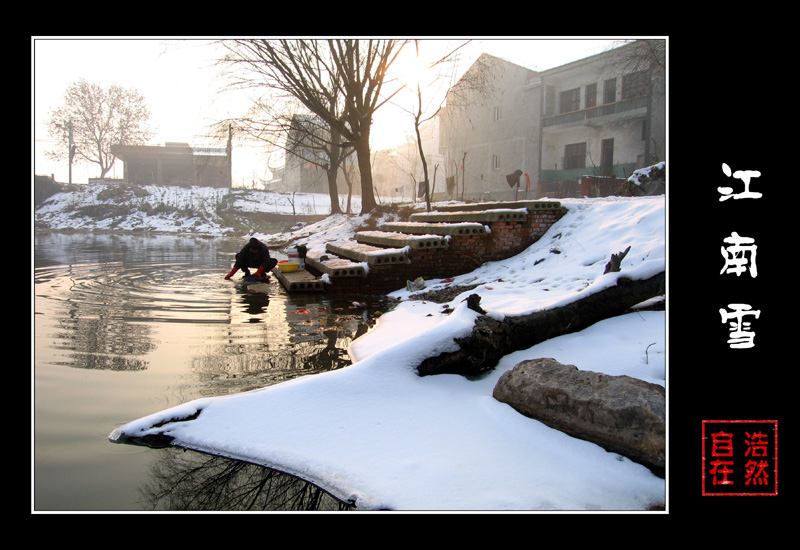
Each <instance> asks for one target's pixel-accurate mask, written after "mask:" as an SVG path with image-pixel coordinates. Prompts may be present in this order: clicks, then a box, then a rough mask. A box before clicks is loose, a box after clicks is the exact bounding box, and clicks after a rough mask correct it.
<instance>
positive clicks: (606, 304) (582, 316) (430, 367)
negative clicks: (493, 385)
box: [417, 271, 666, 376]
mask: <svg viewBox="0 0 800 550" xmlns="http://www.w3.org/2000/svg"><path fill="white" fill-rule="evenodd" d="M665 291H666V276H665V273H664V272H663V271H662V272H661V273H658V274H656V275H654V276H652V277H650V278H649V279H640V280H637V279H630V278H627V277H620V278H619V279H618V280H617V284H616V285H614V286H612V287H609V288H606V289H604V290H600V291H598V292H594V293H592V294H587V295H586V296H585V297H583V298H579V299H578V300H576V301H574V302H571V303H569V304H567V305H564V306H561V307H556V308H552V309H546V310H542V311H537V312H535V313H531V314H529V315H521V316H517V317H506V318H505V319H503V320H502V321H499V320H497V319H494V318H492V317H489V316H488V315H481V316H480V317H478V318H477V319H476V321H475V326H474V328H473V329H472V333H471V334H470V335H469V336H466V337H464V338H457V339H456V343H457V344H458V345H459V348H460V349H459V350H458V351H454V352H446V353H442V354H440V355H437V356H435V357H429V358H428V359H425V360H424V361H423V362H422V363H421V364H420V365H419V366H418V367H417V373H418V374H419V375H420V376H428V375H432V374H462V375H465V376H475V375H479V374H481V373H484V372H487V371H489V370H491V369H493V368H494V367H495V366H497V363H498V362H499V361H500V359H501V358H502V357H503V356H505V355H508V354H509V353H512V352H515V351H520V350H523V349H527V348H529V347H531V346H534V345H536V344H538V343H540V342H544V341H545V340H549V339H550V338H554V337H556V336H561V335H562V334H569V333H572V332H578V331H581V330H583V329H585V328H587V327H589V326H591V325H593V324H595V323H597V322H599V321H602V320H604V319H608V318H610V317H615V316H617V315H621V314H623V313H625V311H627V310H628V309H630V308H631V307H633V306H635V305H636V304H638V303H640V302H644V301H645V300H648V299H650V298H653V297H655V296H660V295H662V294H664V293H665ZM473 296H477V295H473ZM472 300H473V303H474V298H473V299H472Z"/></svg>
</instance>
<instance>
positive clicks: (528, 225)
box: [307, 207, 566, 294]
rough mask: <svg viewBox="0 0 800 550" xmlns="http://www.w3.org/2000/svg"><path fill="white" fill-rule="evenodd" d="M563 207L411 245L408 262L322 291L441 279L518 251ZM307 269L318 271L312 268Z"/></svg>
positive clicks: (375, 290)
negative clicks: (440, 241)
mask: <svg viewBox="0 0 800 550" xmlns="http://www.w3.org/2000/svg"><path fill="white" fill-rule="evenodd" d="M565 212H566V209H565V208H561V207H559V208H557V209H551V210H544V209H543V210H535V211H533V212H532V213H531V214H529V215H528V216H527V217H526V219H525V221H524V222H493V223H487V224H486V225H487V226H488V227H489V229H490V231H489V232H488V233H487V234H485V235H467V236H453V237H450V244H449V246H448V247H447V248H438V249H436V248H433V249H425V250H414V249H411V251H410V252H409V255H408V256H409V260H410V262H409V263H408V264H404V265H403V264H391V265H383V266H371V267H370V268H369V274H368V275H367V277H337V278H335V279H334V280H333V284H330V285H325V291H326V292H334V293H337V294H339V293H341V294H351V293H353V294H388V293H389V292H393V291H395V290H398V289H401V288H404V287H405V286H406V281H413V280H414V279H416V278H417V277H422V278H423V279H441V278H446V277H453V276H456V275H461V274H463V273H469V272H470V271H473V270H474V269H477V268H478V267H480V266H481V265H482V264H484V263H486V262H492V261H499V260H504V259H506V258H510V257H511V256H514V255H516V254H519V253H520V252H522V251H523V250H525V249H526V248H528V247H529V246H530V245H531V244H533V243H535V242H536V241H538V240H539V239H540V238H541V237H542V235H544V234H545V233H546V232H547V230H548V229H549V228H550V226H552V225H553V224H554V223H555V222H557V221H558V220H559V219H561V217H562V216H563V215H564V214H565ZM307 269H308V270H309V272H311V273H312V274H314V275H317V276H318V275H320V274H319V273H317V272H315V271H314V269H313V268H310V267H307Z"/></svg>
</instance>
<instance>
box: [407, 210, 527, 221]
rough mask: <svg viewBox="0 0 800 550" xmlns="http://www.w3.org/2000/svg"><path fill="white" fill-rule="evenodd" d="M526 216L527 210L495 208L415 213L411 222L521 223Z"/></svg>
mask: <svg viewBox="0 0 800 550" xmlns="http://www.w3.org/2000/svg"><path fill="white" fill-rule="evenodd" d="M527 216H528V209H527V208H497V209H494V210H480V211H478V210H476V211H458V212H441V211H435V212H417V213H416V214H411V217H410V219H411V221H412V222H429V223H458V222H481V223H492V222H521V221H525V218H526V217H527Z"/></svg>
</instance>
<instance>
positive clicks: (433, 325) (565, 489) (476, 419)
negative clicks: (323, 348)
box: [111, 196, 666, 510]
mask: <svg viewBox="0 0 800 550" xmlns="http://www.w3.org/2000/svg"><path fill="white" fill-rule="evenodd" d="M562 203H563V204H564V205H565V206H566V207H567V208H568V213H567V215H565V216H564V218H562V219H561V220H560V221H559V222H557V223H556V224H555V225H554V226H553V227H552V228H551V230H550V231H549V232H548V233H547V234H546V235H545V236H544V237H543V238H542V239H541V240H540V241H539V242H537V243H535V244H534V245H532V246H531V247H530V248H529V249H527V250H525V251H524V252H522V253H521V254H519V255H517V256H515V257H513V258H510V259H508V260H505V261H502V262H494V263H490V264H485V265H484V266H482V267H481V268H479V269H477V270H475V271H474V272H472V273H469V274H466V275H461V276H458V277H455V278H454V280H433V281H427V282H426V290H431V289H440V288H445V287H448V286H450V285H466V284H469V285H478V286H477V287H475V288H473V289H472V290H470V291H469V292H470V293H477V294H479V295H480V296H481V305H482V307H483V308H484V309H486V310H487V311H488V312H489V313H490V314H492V315H497V316H503V315H518V314H521V313H522V312H525V311H534V310H536V309H542V308H547V307H551V306H553V305H554V304H557V303H564V302H565V301H569V300H572V299H575V298H577V297H579V295H581V293H582V292H587V291H589V292H590V291H591V289H593V288H597V287H600V286H602V285H603V284H604V280H605V279H607V278H609V277H614V276H615V275H614V274H607V275H604V274H603V268H604V266H605V263H606V261H607V260H608V258H609V257H610V255H611V254H614V253H617V252H620V251H622V250H624V249H625V248H627V247H628V246H630V247H631V251H630V253H629V254H628V255H627V256H626V258H625V260H624V261H623V263H622V273H623V274H629V275H630V274H637V273H649V272H652V271H654V270H663V269H664V268H665V266H666V230H665V229H666V219H665V218H666V217H665V214H666V212H665V198H664V197H663V196H657V197H641V198H622V197H613V198H605V199H564V200H562ZM358 222H359V220H358V217H348V216H330V217H328V218H326V219H324V220H322V221H321V222H318V223H316V224H311V225H308V226H306V227H303V228H301V229H298V230H296V231H294V232H291V234H283V235H263V236H261V237H262V238H263V239H264V240H265V241H267V242H270V241H275V242H279V241H285V240H286V238H287V237H289V238H301V239H303V240H304V242H307V243H308V245H309V247H311V248H313V247H315V246H321V244H322V243H324V242H325V241H326V240H335V239H338V238H341V237H342V236H344V235H347V234H348V233H349V234H352V231H353V227H354V225H353V224H354V223H358ZM223 275H224V274H220V276H223ZM393 295H394V296H395V297H397V298H399V299H400V300H401V303H400V304H399V305H398V307H397V308H395V310H393V311H392V312H390V313H388V314H386V315H384V316H383V317H382V318H381V320H380V322H379V323H378V325H377V326H376V327H375V328H374V329H373V330H372V331H371V332H369V333H368V334H366V335H365V336H363V337H362V338H360V339H359V340H357V341H355V342H354V343H353V345H352V346H351V356H352V357H354V358H355V363H354V364H353V365H352V366H350V367H347V368H345V369H342V370H340V371H335V372H331V373H327V374H325V375H315V376H310V377H305V378H301V379H297V380H294V381H292V382H289V383H284V384H279V385H277V386H271V387H268V388H264V389H262V390H257V391H254V392H249V393H243V394H238V395H233V396H227V397H221V398H212V399H204V400H199V401H193V402H189V403H186V404H183V405H181V406H179V407H176V408H173V409H168V410H165V411H154V412H153V414H152V415H151V416H148V417H145V418H141V419H138V420H133V421H132V422H130V423H129V424H126V425H124V426H120V427H118V428H117V429H115V430H114V432H113V433H112V434H111V439H112V440H116V439H118V438H119V437H121V436H122V435H123V434H127V435H131V436H141V435H144V434H148V433H156V432H159V433H162V432H163V433H166V434H168V435H171V436H173V437H175V438H176V440H175V443H177V444H179V445H183V446H186V447H189V448H193V449H197V450H202V451H207V452H211V453H214V454H219V455H223V456H229V457H233V458H239V459H243V460H248V461H251V462H256V463H260V464H264V465H267V466H272V467H276V468H278V469H281V470H284V471H288V472H290V473H293V474H296V475H299V476H300V477H302V478H304V479H307V480H309V481H312V482H314V483H316V484H318V485H320V486H322V487H324V488H326V489H328V490H330V491H332V492H333V493H334V494H336V495H337V496H339V497H340V498H343V499H355V500H356V503H357V506H358V508H359V509H367V510H372V509H381V508H389V509H393V510H647V509H649V508H650V507H652V506H658V505H663V504H665V502H666V485H665V480H664V479H662V478H659V477H657V476H655V475H653V474H652V473H651V472H650V471H649V470H647V469H646V468H644V467H643V466H641V465H639V464H636V463H634V462H632V461H630V460H628V459H626V458H623V457H621V456H619V455H617V454H614V453H608V452H606V451H604V450H603V449H602V448H600V447H598V446H596V445H594V444H591V443H588V442H585V441H581V440H578V439H575V438H572V437H569V436H567V435H565V434H563V433H561V432H559V431H557V430H553V429H551V428H549V427H547V426H545V425H544V424H542V423H540V422H538V421H535V420H532V419H529V418H526V417H524V416H522V415H520V414H519V413H517V412H515V411H514V410H513V409H511V408H510V407H509V406H507V405H504V404H502V403H499V402H497V401H496V400H494V399H493V398H492V395H491V394H492V388H493V386H494V383H495V382H496V380H497V379H498V378H499V376H500V375H501V374H502V373H503V372H504V371H505V370H508V369H510V368H512V367H513V366H514V365H515V364H517V363H518V362H520V361H522V360H525V359H533V358H537V357H553V358H555V359H557V360H558V361H560V362H562V363H567V364H574V365H576V366H577V367H578V368H580V369H583V370H592V371H596V372H604V373H607V374H614V375H618V374H627V375H630V376H634V377H638V378H642V379H644V380H647V381H649V382H654V383H658V384H662V385H666V359H665V357H666V314H665V312H661V311H649V312H638V313H632V314H629V315H625V316H622V317H618V318H614V319H610V320H607V321H604V322H601V323H598V324H596V325H594V326H593V327H591V328H589V329H587V330H585V331H582V332H580V333H576V334H571V335H566V336H562V337H559V338H554V339H552V340H549V341H546V342H544V343H542V344H539V345H537V346H534V347H532V348H530V349H528V350H524V351H521V352H517V353H514V354H511V355H509V356H507V357H505V358H504V359H503V360H502V361H501V363H500V365H499V366H498V367H497V368H496V369H495V370H494V371H492V373H490V374H489V375H488V376H486V377H484V378H483V379H481V380H477V381H470V380H466V379H464V378H463V377H460V376H455V375H437V376H430V377H424V378H420V377H419V376H417V375H416V373H415V371H414V367H415V366H416V365H417V364H418V363H419V361H421V360H422V359H423V358H425V357H429V356H432V355H435V354H436V353H438V352H439V351H440V350H444V349H452V346H454V345H455V343H454V341H453V339H454V338H456V337H459V336H462V335H464V334H466V333H467V332H468V331H469V330H470V329H471V327H472V323H473V321H474V318H475V315H476V314H475V312H473V311H472V310H469V309H467V308H466V307H464V306H465V304H463V303H462V300H463V299H464V297H465V296H463V295H459V296H456V297H455V298H454V299H453V300H452V301H451V302H450V303H449V304H446V305H445V306H446V307H448V308H450V309H452V313H446V312H445V309H444V307H443V305H442V304H433V303H430V302H425V301H418V300H409V299H408V298H409V293H408V291H407V290H404V289H398V290H397V291H396V292H395V293H394V294H393ZM197 411H201V414H200V415H199V416H198V417H197V418H196V419H195V420H192V421H184V422H181V421H173V420H175V419H178V418H185V417H187V416H191V415H192V414H193V413H195V412H197ZM164 421H171V422H169V423H168V424H167V425H165V426H160V427H156V426H157V425H160V423H162V422H164Z"/></svg>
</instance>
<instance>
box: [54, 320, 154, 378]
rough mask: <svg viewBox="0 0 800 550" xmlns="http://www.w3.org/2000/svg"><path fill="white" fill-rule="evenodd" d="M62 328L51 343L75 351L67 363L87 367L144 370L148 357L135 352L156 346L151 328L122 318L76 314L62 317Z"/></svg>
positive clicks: (56, 347) (141, 351)
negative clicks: (139, 357) (143, 358)
mask: <svg viewBox="0 0 800 550" xmlns="http://www.w3.org/2000/svg"><path fill="white" fill-rule="evenodd" d="M59 325H60V327H61V329H62V332H58V333H56V334H54V335H53V344H52V347H53V348H54V349H58V350H64V351H69V352H72V353H70V354H69V356H70V358H71V359H72V361H71V362H70V363H69V364H68V365H67V366H71V367H79V368H85V369H102V370H115V371H138V370H145V369H146V368H147V366H148V363H147V361H144V360H141V359H138V358H137V357H136V356H141V355H145V354H147V353H148V352H150V351H152V350H153V348H155V344H153V342H152V339H151V337H150V329H149V328H148V327H147V326H145V325H142V324H137V323H128V322H125V321H123V320H119V319H113V318H111V319H109V318H102V317H101V318H98V319H87V318H82V317H77V316H71V317H65V318H61V319H59Z"/></svg>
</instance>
